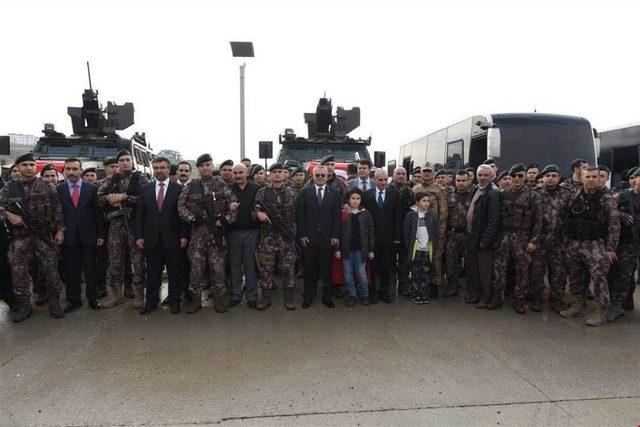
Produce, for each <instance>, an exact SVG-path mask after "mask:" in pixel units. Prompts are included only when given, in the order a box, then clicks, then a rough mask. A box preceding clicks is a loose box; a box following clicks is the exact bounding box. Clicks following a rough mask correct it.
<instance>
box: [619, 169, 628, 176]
mask: <svg viewBox="0 0 640 427" xmlns="http://www.w3.org/2000/svg"><path fill="white" fill-rule="evenodd" d="M629 171H630V169H622V172H620V176H621V177H623V178H626V177H627V175H629Z"/></svg>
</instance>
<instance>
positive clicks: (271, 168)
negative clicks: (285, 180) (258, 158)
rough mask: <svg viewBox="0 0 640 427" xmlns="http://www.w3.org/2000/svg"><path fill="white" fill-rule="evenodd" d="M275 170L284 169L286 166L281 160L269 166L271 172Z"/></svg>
mask: <svg viewBox="0 0 640 427" xmlns="http://www.w3.org/2000/svg"><path fill="white" fill-rule="evenodd" d="M274 170H284V166H283V165H282V163H280V162H275V163H273V164H272V165H271V166H269V172H273V171H274Z"/></svg>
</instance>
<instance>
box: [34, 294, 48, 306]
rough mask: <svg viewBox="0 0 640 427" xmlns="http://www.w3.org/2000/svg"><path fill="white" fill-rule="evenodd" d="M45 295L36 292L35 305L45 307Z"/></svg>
mask: <svg viewBox="0 0 640 427" xmlns="http://www.w3.org/2000/svg"><path fill="white" fill-rule="evenodd" d="M47 301H48V299H47V294H45V293H39V292H36V305H37V306H40V305H45V304H46V303H47Z"/></svg>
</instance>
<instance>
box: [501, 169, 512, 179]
mask: <svg viewBox="0 0 640 427" xmlns="http://www.w3.org/2000/svg"><path fill="white" fill-rule="evenodd" d="M508 173H509V171H506V170H504V171H502V172H500V174H499V175H498V181H500V180H501V179H502V178H504V177H505V176H507V174H508ZM509 176H511V175H509Z"/></svg>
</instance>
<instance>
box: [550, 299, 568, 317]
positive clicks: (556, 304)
mask: <svg viewBox="0 0 640 427" xmlns="http://www.w3.org/2000/svg"><path fill="white" fill-rule="evenodd" d="M549 305H550V306H551V310H553V311H555V312H556V313H560V312H561V311H562V310H566V308H567V306H566V305H565V303H564V301H563V300H562V298H557V297H556V298H554V297H551V301H549Z"/></svg>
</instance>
